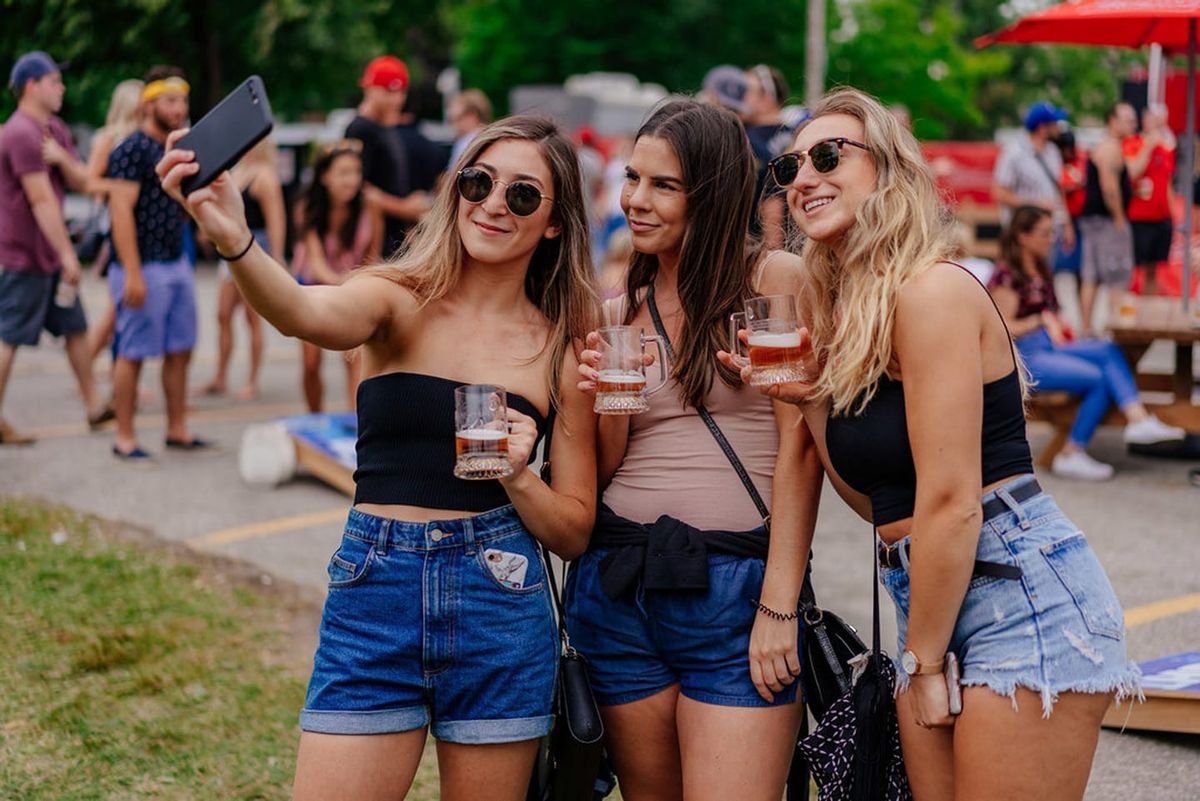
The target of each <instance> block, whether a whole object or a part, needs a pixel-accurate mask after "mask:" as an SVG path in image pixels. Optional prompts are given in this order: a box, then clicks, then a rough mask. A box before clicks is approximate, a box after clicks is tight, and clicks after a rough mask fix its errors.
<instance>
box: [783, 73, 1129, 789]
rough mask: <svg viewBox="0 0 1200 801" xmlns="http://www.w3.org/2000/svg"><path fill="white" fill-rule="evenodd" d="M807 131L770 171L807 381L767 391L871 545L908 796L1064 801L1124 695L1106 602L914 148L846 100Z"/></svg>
mask: <svg viewBox="0 0 1200 801" xmlns="http://www.w3.org/2000/svg"><path fill="white" fill-rule="evenodd" d="M813 115H814V117H813V119H812V121H810V122H808V123H807V124H806V125H805V126H804V127H803V128H802V129H801V130H800V132H799V134H798V136H797V138H796V142H795V149H794V150H793V151H792V152H790V153H786V154H784V155H782V156H780V157H779V158H777V159H775V160H774V161H773V162H772V163H771V172H772V174H773V176H774V179H775V180H776V181H777V182H778V183H779V184H780V185H783V186H786V187H787V192H788V207H789V209H790V210H791V214H792V216H793V217H794V218H795V220H796V223H797V224H798V226H799V228H800V230H801V231H802V232H803V233H804V234H805V235H806V236H807V237H808V242H807V244H806V245H805V248H804V256H803V258H804V264H805V272H806V274H807V276H808V277H809V284H807V285H806V287H805V289H804V291H803V292H802V293H801V296H800V299H801V306H802V309H803V311H802V319H806V320H807V321H808V331H809V334H810V336H811V340H810V341H809V342H810V346H811V355H810V359H809V364H808V368H809V371H808V372H809V375H810V376H811V382H810V383H804V384H787V385H779V386H778V387H773V388H771V389H769V390H768V392H767V394H768V395H769V396H771V397H778V398H780V399H783V400H789V401H791V402H793V403H797V404H799V405H800V407H801V409H802V411H803V414H804V418H805V420H806V422H807V423H808V425H809V427H810V428H811V429H812V430H813V433H814V435H815V437H816V441H817V444H818V446H819V448H820V452H821V456H822V459H823V461H824V464H825V469H826V471H827V473H828V474H829V476H830V478H831V479H832V481H833V484H834V486H835V487H836V488H837V490H838V493H839V494H840V495H841V496H842V498H843V499H845V501H846V502H847V503H848V504H849V505H850V506H851V507H853V508H854V509H855V511H857V512H858V513H859V514H860V515H861V516H862V517H863V518H864V519H866V520H867V521H870V522H872V523H873V524H874V526H875V528H876V530H877V532H878V536H879V542H878V546H879V547H878V558H879V562H880V567H881V570H882V580H883V582H884V584H885V585H886V587H887V589H888V591H889V593H890V594H891V596H892V599H893V600H894V601H895V604H896V617H897V624H898V628H899V633H900V636H899V651H900V653H901V657H900V659H899V667H900V683H901V685H903V689H902V690H901V694H900V696H899V697H898V699H897V707H898V712H899V716H900V728H901V739H902V743H903V747H904V756H905V762H906V765H907V768H908V773H909V779H910V781H911V784H912V788H913V792H914V795H915V796H916V798H917V801H935V800H936V799H953V798H972V799H1009V798H1039V799H1047V800H1050V801H1066V799H1080V798H1082V797H1083V792H1084V787H1085V785H1086V784H1087V779H1088V773H1089V771H1090V768H1091V762H1092V756H1093V753H1094V751H1095V748H1096V740H1097V737H1098V733H1099V729H1100V720H1101V718H1102V717H1103V716H1104V713H1105V710H1106V709H1108V707H1109V705H1110V704H1111V702H1112V700H1113V697H1114V696H1118V697H1120V696H1125V695H1129V694H1131V693H1136V692H1137V688H1138V684H1139V679H1138V671H1137V668H1136V667H1135V666H1134V665H1132V664H1131V663H1130V661H1129V659H1128V657H1127V656H1126V650H1125V640H1124V631H1123V625H1122V615H1121V608H1120V605H1119V603H1118V602H1117V599H1116V596H1115V595H1114V593H1113V590H1112V587H1111V586H1110V585H1109V582H1108V579H1107V578H1106V577H1105V575H1104V571H1103V569H1102V568H1101V566H1100V563H1099V562H1098V561H1097V559H1096V556H1095V555H1094V554H1093V552H1092V550H1091V548H1090V547H1089V545H1088V543H1087V541H1086V540H1085V539H1084V536H1083V534H1081V533H1080V532H1079V530H1078V529H1077V528H1076V527H1075V526H1074V525H1073V524H1072V523H1071V522H1070V521H1069V520H1068V519H1067V518H1066V516H1065V515H1063V513H1062V512H1061V511H1060V510H1059V509H1058V506H1057V505H1056V504H1055V502H1054V499H1053V498H1051V497H1050V496H1049V495H1046V494H1045V493H1043V492H1042V491H1041V488H1040V487H1039V486H1038V483H1037V481H1036V479H1035V478H1034V476H1033V465H1032V461H1031V459H1030V454H1029V444H1028V442H1027V441H1026V438H1025V418H1024V409H1023V387H1022V380H1021V370H1020V367H1019V365H1018V362H1017V358H1016V353H1015V351H1014V349H1013V345H1012V341H1011V339H1010V337H1009V333H1008V331H1007V330H1006V329H1005V326H1004V320H1003V318H1002V317H1001V315H1000V313H999V312H998V311H997V309H996V307H995V306H994V305H993V303H992V301H991V299H990V296H989V295H988V294H987V292H986V291H985V290H984V289H983V287H981V286H980V284H979V283H978V281H976V280H975V279H974V278H973V277H972V276H971V275H970V274H968V273H967V272H966V271H965V270H964V269H962V268H960V267H958V266H957V265H955V264H952V263H949V262H948V261H947V258H948V255H949V254H950V253H951V251H952V242H951V240H950V236H949V229H948V227H947V226H946V224H945V216H944V213H943V209H942V207H941V204H940V202H939V199H938V194H937V191H936V189H935V187H934V184H933V180H932V178H931V175H930V172H929V169H928V167H927V166H926V164H925V162H924V160H923V159H922V157H921V152H920V150H919V149H918V147H917V143H916V140H914V139H913V137H912V135H911V134H910V133H908V132H907V131H905V130H904V129H902V128H901V127H900V125H899V124H898V123H897V122H896V120H895V119H894V118H893V116H892V115H891V114H889V113H888V111H887V109H885V108H884V107H883V106H881V105H880V104H879V103H878V102H877V101H876V100H874V99H873V98H870V97H868V96H867V95H864V94H862V93H860V92H857V91H854V90H851V89H846V90H841V91H837V92H834V93H832V94H830V95H828V96H827V97H825V98H824V100H822V101H821V102H820V103H819V104H818V105H817V107H816V108H815V109H813ZM950 653H954V654H956V655H957V658H958V660H959V662H960V663H961V669H962V681H961V685H962V689H961V696H962V712H961V714H959V715H958V716H957V717H955V716H952V714H951V712H950V697H951V690H952V688H951V687H949V686H948V685H947V680H946V678H945V677H944V675H943V665H944V663H945V660H946V657H947V655H948V654H950Z"/></svg>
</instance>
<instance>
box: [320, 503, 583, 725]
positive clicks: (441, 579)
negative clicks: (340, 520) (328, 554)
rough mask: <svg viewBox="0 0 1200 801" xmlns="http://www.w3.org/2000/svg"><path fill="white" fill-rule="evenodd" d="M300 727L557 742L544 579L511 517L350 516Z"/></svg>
mask: <svg viewBox="0 0 1200 801" xmlns="http://www.w3.org/2000/svg"><path fill="white" fill-rule="evenodd" d="M329 579H330V581H329V596H328V598H327V599H326V601H325V613H324V615H323V617H322V619H321V639H320V644H319V645H318V646H317V652H316V655H315V657H314V658H313V673H312V679H311V680H310V682H309V685H308V697H307V698H306V700H305V703H304V710H303V712H301V713H300V727H301V728H302V729H304V730H305V731H311V732H321V733H326V734H384V733H388V732H402V731H410V730H413V729H420V728H423V727H425V726H430V725H431V728H432V731H433V734H434V736H435V737H437V738H438V739H442V740H448V741H450V742H456V743H504V742H515V741H519V740H531V739H536V738H538V737H541V736H543V735H545V734H546V733H547V732H549V730H550V722H551V715H552V708H551V705H552V702H553V699H554V688H555V680H556V675H557V669H558V655H559V648H560V645H559V640H558V631H557V628H556V626H555V623H554V616H553V611H552V609H551V606H550V595H549V589H548V586H547V582H546V571H545V566H544V564H543V563H542V558H541V555H540V553H539V549H538V547H537V544H536V542H535V541H534V539H533V537H532V536H531V535H530V534H529V532H528V531H526V530H525V527H524V526H523V525H522V523H521V520H520V518H518V517H517V514H516V512H515V511H514V510H513V508H512V507H511V506H505V507H501V508H499V509H493V510H492V511H489V512H484V513H483V514H481V515H478V516H476V517H467V518H462V519H458V520H437V521H434V522H431V523H407V522H403V521H399V520H390V519H387V518H382V517H376V516H374V515H369V514H365V513H363V512H360V511H358V510H356V509H351V510H350V518H349V520H348V521H347V522H346V532H345V535H344V536H343V539H342V544H341V547H339V548H338V550H337V552H336V553H335V554H334V555H333V558H332V559H330V562H329Z"/></svg>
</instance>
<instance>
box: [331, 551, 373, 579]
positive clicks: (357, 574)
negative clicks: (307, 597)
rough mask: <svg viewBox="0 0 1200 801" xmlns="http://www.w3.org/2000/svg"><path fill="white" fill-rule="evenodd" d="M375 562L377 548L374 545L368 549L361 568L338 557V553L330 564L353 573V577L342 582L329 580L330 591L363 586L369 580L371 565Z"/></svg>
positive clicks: (332, 557)
mask: <svg viewBox="0 0 1200 801" xmlns="http://www.w3.org/2000/svg"><path fill="white" fill-rule="evenodd" d="M339 550H340V549H339ZM374 561H375V546H374V545H372V546H371V547H370V548H368V549H367V554H366V556H364V557H363V563H362V567H359V566H358V565H356V564H354V563H353V562H350V561H348V560H346V559H343V558H342V557H340V556H338V555H337V553H334V555H333V556H331V557H330V558H329V563H330V564H331V565H337V566H338V567H340V568H341V569H342V570H347V571H349V572H350V573H352V574H353V575H351V576H350V578H348V579H341V580H334V579H332V578H331V579H330V580H329V589H331V590H343V589H346V588H348V587H354V586H356V585H358V584H361V583H362V582H363V581H364V580H365V579H366V578H367V573H368V572H370V567H371V563H372V562H374Z"/></svg>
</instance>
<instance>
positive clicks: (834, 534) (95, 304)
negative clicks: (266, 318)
mask: <svg viewBox="0 0 1200 801" xmlns="http://www.w3.org/2000/svg"><path fill="white" fill-rule="evenodd" d="M214 273H215V271H214V270H213V269H212V268H211V266H203V267H202V268H201V269H200V271H199V273H198V275H199V298H200V305H201V321H202V323H201V325H202V329H201V339H202V342H201V347H200V348H199V349H198V353H197V357H196V359H195V360H194V363H193V367H192V372H191V376H192V383H193V384H194V385H196V386H199V385H200V384H201V383H202V382H204V381H206V380H207V379H208V378H209V376H210V374H211V371H212V366H213V358H214V355H215V350H216V348H215V337H216V332H215V316H214V312H213V309H214V304H215V289H216V288H215V280H214ZM89 281H91V278H90V276H89ZM103 297H104V296H103V292H102V290H101V289H100V286H99V285H98V284H97V283H95V282H91V283H89V284H88V285H87V286H86V287H85V292H84V298H85V302H86V304H87V307H88V310H89V312H91V313H92V314H97V313H98V312H99V310H100V308H101V307H102V304H103V303H104V300H103ZM239 324H240V321H239ZM239 334H240V335H241V336H240V340H239V342H238V353H237V357H236V362H235V370H237V371H238V372H237V373H236V374H235V376H234V377H233V383H232V385H233V386H234V387H237V386H239V381H240V379H241V377H242V373H241V371H242V370H244V364H245V361H244V359H245V356H244V351H243V350H242V349H243V348H244V346H245V335H244V332H243V331H242V330H241V329H240V328H239ZM1147 358H1149V359H1152V360H1155V359H1157V360H1160V361H1162V360H1165V359H1166V358H1167V354H1166V353H1165V352H1162V353H1157V352H1152V353H1151V354H1150V355H1149V356H1148V357H1147ZM1163 363H1164V365H1165V361H1163ZM147 367H148V369H147V370H146V371H145V373H146V374H145V375H144V376H143V381H142V385H143V388H147V389H151V390H152V391H153V392H154V394H155V396H156V397H155V399H154V400H153V401H152V402H148V403H146V404H145V405H144V409H143V411H142V415H143V416H142V418H141V421H140V422H139V430H140V431H141V432H142V438H143V444H144V445H145V446H147V447H149V448H150V449H151V450H154V451H156V452H159V453H161V451H162V448H161V439H162V422H161V421H162V417H161V412H162V403H161V390H159V389H158V388H157V386H156V384H157V379H158V370H157V367H156V366H154V365H148V366H147ZM106 371H107V360H106V359H102V362H101V365H100V373H101V374H102V375H103V374H105V373H106ZM325 377H326V386H327V393H328V397H329V398H330V400H331V404H332V405H335V406H340V405H342V404H344V397H343V389H342V387H343V381H342V368H341V365H340V363H339V361H338V359H336V358H334V357H330V358H328V359H327V363H326V365H325ZM299 380H300V366H299V345H298V344H297V343H295V342H294V341H289V340H286V339H285V338H283V337H281V336H280V335H279V334H277V333H275V332H274V331H271V332H270V334H269V337H268V353H267V363H266V365H265V367H264V371H263V381H262V389H263V391H262V395H261V397H260V398H259V399H258V400H257V401H254V402H250V403H238V402H235V401H233V400H232V399H230V398H195V399H194V400H193V401H192V403H193V407H194V413H193V416H192V419H193V421H194V428H195V430H196V432H197V433H198V434H201V435H203V436H206V437H213V438H215V439H217V440H218V441H219V442H220V443H221V444H222V445H223V446H224V448H223V451H222V452H221V453H218V454H215V455H207V456H189V455H182V454H166V455H162V457H161V461H160V464H159V465H158V467H157V468H156V469H153V470H139V469H136V468H133V467H130V466H127V465H124V464H118V463H116V462H115V461H114V459H113V458H112V457H111V455H110V454H109V447H110V445H111V434H110V433H99V434H88V433H87V431H86V427H85V426H84V425H83V423H82V421H83V412H82V410H81V408H80V406H79V403H78V400H77V397H76V395H75V391H74V387H73V382H72V381H71V378H70V374H69V372H68V371H67V367H66V359H65V356H64V355H63V353H62V350H61V347H60V345H59V344H58V343H55V342H53V341H50V340H44V342H43V345H42V347H41V348H39V349H36V350H29V349H23V350H22V351H21V352H20V353H19V355H18V357H17V364H16V368H15V374H14V377H13V379H12V381H11V384H10V387H9V391H8V398H7V399H6V402H5V407H4V414H5V416H6V417H7V418H8V419H9V420H10V421H12V422H13V423H14V424H16V425H17V426H19V427H21V428H23V429H28V430H33V431H34V432H35V433H38V434H40V435H41V437H42V439H41V441H40V442H39V443H38V444H37V445H35V446H33V447H31V448H22V449H12V448H7V449H0V495H11V494H20V495H30V496H38V497H42V498H47V499H51V500H54V501H58V502H64V503H67V504H70V505H71V506H74V507H76V508H78V509H81V510H85V511H88V512H93V513H96V514H99V515H102V516H104V517H108V518H112V519H116V520H122V521H127V522H130V523H133V524H137V525H139V526H143V527H145V528H148V529H150V530H152V531H154V532H155V533H157V534H158V535H159V536H161V537H164V538H168V539H172V540H186V541H189V542H190V543H191V544H193V545H194V546H195V547H198V548H202V549H206V550H211V551H214V552H218V553H222V554H226V555H229V556H234V557H238V558H242V559H246V560H248V561H250V562H251V563H253V564H255V565H258V566H260V567H261V569H262V570H263V572H264V574H266V575H276V576H283V577H287V578H290V579H293V580H295V581H298V582H301V583H303V584H307V585H310V586H312V587H314V588H321V587H323V586H324V568H325V563H326V561H327V559H328V556H329V554H330V553H331V551H332V549H333V547H334V545H335V543H336V542H337V541H338V538H339V536H340V528H339V521H340V519H341V518H342V517H343V516H344V514H345V510H346V507H347V500H346V498H345V497H344V496H342V495H341V494H339V493H338V492H336V491H334V490H332V489H329V488H328V487H326V486H324V485H323V484H321V483H319V482H317V481H316V480H314V479H311V478H304V477H301V478H298V479H297V480H295V481H292V482H290V483H288V484H286V485H284V486H282V487H279V488H277V489H259V488H253V487H248V486H246V485H245V484H243V483H242V482H241V480H240V479H239V478H238V473H237V450H238V442H239V438H240V436H241V432H242V430H243V429H244V427H245V426H246V425H247V424H248V423H251V422H255V421H261V420H266V419H270V418H272V417H275V416H279V415H284V414H294V413H300V412H302V411H303V408H302V403H301V401H300V391H299ZM105 391H107V385H106V386H105ZM1031 435H1032V436H1033V439H1034V445H1035V447H1037V446H1039V445H1040V444H1041V443H1042V442H1044V441H1045V439H1046V437H1047V432H1046V431H1045V430H1044V429H1041V428H1038V427H1034V428H1032V429H1031ZM1094 452H1095V455H1096V456H1097V457H1099V458H1101V459H1104V460H1105V461H1110V462H1113V463H1115V464H1116V465H1117V467H1118V470H1119V474H1118V478H1117V479H1116V480H1114V481H1111V482H1108V483H1105V484H1099V485H1091V484H1080V483H1072V482H1065V481H1061V480H1057V479H1055V478H1054V477H1052V476H1042V477H1041V480H1042V482H1043V484H1044V486H1046V487H1047V489H1048V490H1049V491H1050V492H1051V493H1053V494H1054V495H1055V496H1056V497H1057V498H1058V500H1059V502H1060V503H1061V505H1062V506H1063V507H1064V508H1065V509H1066V510H1067V512H1068V513H1069V514H1070V515H1071V516H1072V518H1073V519H1074V520H1075V521H1076V522H1077V523H1078V524H1079V526H1080V527H1081V528H1082V529H1083V530H1084V531H1085V532H1087V534H1088V537H1089V539H1090V540H1091V542H1092V543H1093V545H1094V547H1095V549H1096V550H1097V552H1098V553H1099V555H1100V558H1101V560H1102V561H1103V562H1104V564H1105V566H1106V567H1107V569H1108V571H1109V575H1110V577H1111V578H1112V581H1113V584H1114V585H1115V587H1116V589H1117V592H1118V594H1119V595H1120V597H1121V599H1122V601H1123V603H1124V604H1125V606H1126V609H1127V610H1139V611H1140V612H1141V614H1140V615H1139V617H1140V618H1147V617H1150V618H1155V615H1163V616H1161V617H1156V618H1155V619H1151V620H1148V621H1147V622H1144V623H1140V624H1138V625H1136V626H1133V627H1131V629H1130V634H1129V642H1130V649H1131V651H1132V655H1133V656H1134V658H1135V659H1139V660H1143V659H1149V658H1152V657H1155V656H1160V655H1165V654H1171V653H1177V652H1180V651H1186V650H1200V603H1197V602H1196V600H1197V597H1198V594H1200V567H1198V565H1200V489H1197V488H1195V487H1192V486H1190V485H1189V484H1188V483H1187V477H1186V473H1187V468H1188V467H1191V466H1195V464H1194V463H1192V464H1189V463H1186V462H1172V461H1165V460H1152V459H1144V458H1134V457H1129V456H1127V455H1125V453H1124V451H1123V448H1122V447H1121V444H1120V440H1119V436H1118V433H1117V432H1116V431H1114V430H1102V431H1101V433H1100V434H1099V436H1098V437H1097V441H1096V444H1095V448H1094ZM869 548H870V530H869V528H867V527H866V526H865V525H864V524H863V523H861V522H859V521H858V520H857V519H856V518H854V517H853V516H852V515H851V514H850V513H849V512H848V511H847V510H846V508H845V507H844V505H842V504H841V503H840V501H839V500H838V499H837V498H836V497H835V496H833V495H832V494H831V493H827V494H826V497H825V498H824V500H823V504H822V509H821V516H820V522H819V525H818V533H817V559H816V566H815V569H816V586H817V590H818V593H819V597H820V598H821V600H822V602H823V603H824V604H826V605H828V606H829V607H831V608H833V609H835V610H838V611H839V612H842V613H843V614H844V616H845V617H847V618H848V619H849V620H850V621H851V622H853V623H854V624H856V625H858V626H859V628H860V631H868V632H869V625H870V599H871V594H870V591H869V589H870V584H869V581H870V556H869V553H868V551H869ZM884 597H885V601H884V604H885V608H884V613H883V614H884V621H885V643H889V642H890V643H892V645H890V646H887V647H889V649H891V648H894V636H895V635H894V629H895V627H894V625H893V624H892V622H891V609H890V604H889V602H888V601H886V595H885V596H884ZM1180 599H1182V600H1180ZM1189 599H1190V603H1189ZM1163 601H1175V604H1174V606H1173V607H1171V608H1168V609H1163V610H1160V611H1158V612H1154V611H1153V610H1146V609H1142V608H1143V607H1146V605H1149V604H1155V603H1158V602H1163ZM1197 787H1200V737H1196V736H1192V737H1184V736H1151V735H1143V734H1131V733H1125V734H1120V733H1116V732H1110V731H1105V732H1104V733H1103V734H1102V736H1101V742H1100V749H1099V753H1098V754H1097V758H1096V765H1095V769H1094V771H1093V774H1092V781H1091V785H1090V787H1089V790H1088V795H1087V798H1088V799H1089V801H1131V799H1147V800H1150V799H1153V800H1154V801H1175V800H1176V799H1178V800H1179V801H1183V800H1184V799H1189V800H1190V801H1195V799H1197V798H1200V791H1198V790H1197V789H1196V788H1197Z"/></svg>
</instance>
